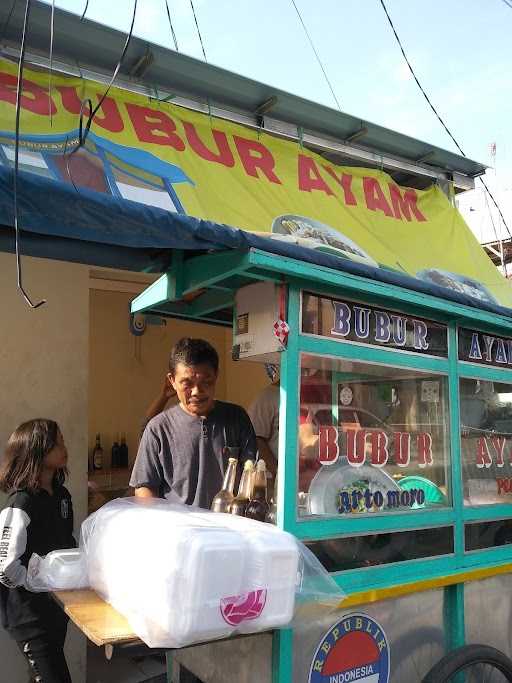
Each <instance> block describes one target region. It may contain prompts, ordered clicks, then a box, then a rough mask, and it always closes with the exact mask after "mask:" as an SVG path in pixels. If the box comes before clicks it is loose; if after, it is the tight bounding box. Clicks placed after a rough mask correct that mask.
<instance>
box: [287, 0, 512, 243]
mask: <svg viewBox="0 0 512 683" xmlns="http://www.w3.org/2000/svg"><path fill="white" fill-rule="evenodd" d="M292 2H293V0H292ZM380 4H381V5H382V9H383V10H384V12H385V14H386V17H387V18H388V22H389V25H390V26H391V29H392V31H393V33H394V34H395V38H396V41H397V43H398V45H399V47H400V50H401V52H402V55H403V58H404V59H405V62H406V64H407V66H408V67H409V71H410V72H411V74H412V76H413V78H414V80H415V81H416V84H417V86H418V88H419V89H420V90H421V93H422V95H423V97H424V98H425V99H426V101H427V102H428V105H429V107H430V108H431V109H432V111H433V112H434V114H435V115H436V117H437V119H438V121H439V122H440V123H441V125H442V126H443V128H444V129H445V131H446V132H447V133H448V135H449V136H450V138H451V139H452V141H453V143H454V144H455V146H456V147H457V149H458V150H459V152H460V153H461V154H462V156H463V157H465V156H466V154H465V153H464V150H463V149H462V147H461V146H460V145H459V143H458V142H457V140H456V139H455V138H454V137H453V135H452V133H451V131H450V130H449V128H448V126H447V125H446V123H445V122H444V121H443V119H442V118H441V116H440V115H439V114H438V112H437V109H436V108H435V107H434V105H433V104H432V102H431V101H430V98H429V96H428V95H427V93H426V92H425V90H424V89H423V87H422V85H421V83H420V82H419V80H418V77H417V76H416V74H415V72H414V69H413V68H412V66H411V63H410V61H409V59H408V58H407V55H406V54H405V50H404V47H403V45H402V41H401V40H400V38H399V36H398V33H397V32H396V29H395V26H394V24H393V21H392V20H391V17H390V16H389V12H388V10H387V8H386V5H385V4H384V0H380ZM511 8H512V5H511ZM479 180H480V182H481V183H482V185H483V186H484V188H485V191H486V192H487V194H488V195H489V197H490V198H491V200H492V202H493V204H494V206H495V207H496V209H497V210H498V213H499V215H500V218H501V220H502V221H503V225H504V226H505V228H506V230H507V232H508V234H509V235H510V237H512V232H510V229H509V227H508V225H507V222H506V221H505V217H504V216H503V213H502V211H501V209H500V207H499V205H498V202H497V201H496V200H495V199H494V196H493V195H492V193H491V191H490V190H489V188H488V187H487V183H486V182H485V180H484V179H483V178H482V177H480V178H479Z"/></svg>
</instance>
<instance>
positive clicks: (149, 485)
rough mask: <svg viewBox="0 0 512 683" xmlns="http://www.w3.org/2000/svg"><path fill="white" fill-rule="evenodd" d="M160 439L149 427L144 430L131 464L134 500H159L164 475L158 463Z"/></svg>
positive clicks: (131, 484) (131, 483)
mask: <svg viewBox="0 0 512 683" xmlns="http://www.w3.org/2000/svg"><path fill="white" fill-rule="evenodd" d="M160 448H161V443H160V438H159V437H158V435H157V434H156V433H155V431H154V430H153V429H152V428H151V427H150V426H149V427H147V429H145V430H144V434H143V435H142V439H141V442H140V444H139V450H138V452H137V457H136V458H135V462H134V464H133V470H132V474H131V477H130V486H132V487H133V488H134V489H135V497H136V498H160V497H161V496H160V492H161V490H162V484H163V483H164V482H163V480H164V474H163V471H162V467H161V463H160V461H159V454H160Z"/></svg>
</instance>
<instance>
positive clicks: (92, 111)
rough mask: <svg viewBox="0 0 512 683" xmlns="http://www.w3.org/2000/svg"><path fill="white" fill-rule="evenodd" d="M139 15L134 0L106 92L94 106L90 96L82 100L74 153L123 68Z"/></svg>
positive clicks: (84, 138)
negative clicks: (86, 111) (130, 19)
mask: <svg viewBox="0 0 512 683" xmlns="http://www.w3.org/2000/svg"><path fill="white" fill-rule="evenodd" d="M136 15H137V0H134V3H133V15H132V23H131V26H130V31H129V32H128V35H127V36H126V41H125V43H124V47H123V51H122V52H121V56H120V57H119V60H118V62H117V64H116V68H115V69H114V73H113V74H112V78H111V79H110V81H109V84H108V85H107V87H106V89H105V92H104V93H103V95H102V96H101V97H100V99H99V100H98V104H97V105H96V106H95V107H94V109H93V108H92V102H91V100H90V99H89V98H87V99H85V100H83V101H82V103H81V105H80V119H79V128H78V145H77V146H76V147H75V148H74V149H73V150H71V152H70V154H74V153H75V152H76V151H77V150H78V149H80V147H83V146H84V144H85V141H86V139H87V136H88V135H89V130H90V129H91V124H92V122H93V120H94V117H95V116H96V114H97V113H98V111H99V109H100V108H101V105H102V104H103V102H104V101H105V98H106V97H107V95H108V93H109V91H110V88H111V87H112V84H113V83H114V81H115V79H116V77H117V74H118V73H119V69H120V68H121V65H122V63H123V60H124V58H125V55H126V52H127V50H128V46H129V45H130V40H131V38H132V34H133V26H134V24H135V17H136ZM86 106H88V107H89V115H88V117H87V123H86V124H85V126H84V116H85V107H86Z"/></svg>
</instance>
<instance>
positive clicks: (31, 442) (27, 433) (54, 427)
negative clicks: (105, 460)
mask: <svg viewBox="0 0 512 683" xmlns="http://www.w3.org/2000/svg"><path fill="white" fill-rule="evenodd" d="M59 431H60V430H59V425H58V424H57V423H56V422H54V421H53V420H45V419H43V418H38V419H36V420H30V421H29V422H24V423H23V424H21V425H20V426H19V427H18V429H16V430H15V431H14V432H13V433H12V434H11V436H10V437H9V440H8V441H7V446H6V448H5V453H4V457H3V460H2V462H1V464H0V489H1V490H2V491H5V492H7V493H9V492H11V491H15V490H17V489H28V490H29V491H37V489H38V488H39V486H40V484H39V479H40V476H41V470H42V469H43V459H44V456H45V455H46V454H47V453H48V452H49V451H51V450H52V448H53V447H54V446H56V445H57V438H58V435H59ZM66 474H67V471H66V469H65V468H62V469H59V470H57V471H56V473H55V477H54V483H57V484H62V483H63V481H64V479H65V477H66Z"/></svg>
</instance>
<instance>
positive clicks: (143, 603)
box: [80, 498, 343, 648]
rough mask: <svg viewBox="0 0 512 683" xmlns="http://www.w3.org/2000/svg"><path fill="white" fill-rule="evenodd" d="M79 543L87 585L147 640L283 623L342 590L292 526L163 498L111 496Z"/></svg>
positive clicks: (186, 638)
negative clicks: (282, 527)
mask: <svg viewBox="0 0 512 683" xmlns="http://www.w3.org/2000/svg"><path fill="white" fill-rule="evenodd" d="M80 544H81V549H82V551H83V552H84V554H85V555H86V556H87V564H88V571H89V582H90V585H91V587H92V588H94V589H95V590H96V591H97V592H98V593H99V594H100V595H101V596H102V597H103V598H104V599H105V600H106V601H107V602H109V603H110V604H112V605H113V607H115V609H117V610H118V611H119V612H120V613H121V614H123V615H124V616H125V617H126V618H127V619H128V621H129V622H130V624H131V626H132V628H133V630H134V631H135V633H136V634H137V635H138V636H139V638H141V639H142V640H143V641H144V642H145V643H146V644H147V645H149V646H150V647H162V648H178V647H184V646H186V645H190V644H192V643H196V642H206V641H210V640H215V639H218V638H226V637H229V636H231V635H233V634H234V633H254V632H257V631H263V630H268V629H271V628H279V627H284V626H287V625H289V624H290V623H291V622H292V620H293V619H294V615H295V619H301V614H303V615H304V618H306V615H307V613H308V610H309V611H311V610H312V609H313V606H314V607H315V609H323V610H326V609H331V608H332V607H334V606H336V605H337V604H339V602H340V600H341V599H342V598H343V593H342V591H341V590H340V589H339V587H338V586H337V585H336V583H335V582H334V581H333V580H332V579H331V578H330V577H329V575H328V573H327V572H326V570H325V569H324V568H323V567H322V566H321V565H320V563H319V562H318V561H317V560H316V558H315V557H314V556H313V555H312V554H311V553H310V551H309V550H307V548H305V546H304V545H303V544H301V543H300V542H298V541H297V540H296V539H295V538H294V537H293V536H292V535H291V534H288V533H286V532H283V531H280V530H279V529H277V528H276V527H274V526H272V525H270V524H263V523H261V522H255V521H253V520H249V519H244V518H242V517H235V516H232V515H227V514H222V513H215V512H209V511H206V510H202V509H199V508H193V507H190V506H186V505H177V504H171V503H168V502H167V501H164V500H160V499H158V500H157V499H149V500H148V499H136V498H123V499H118V500H115V501H111V502H110V503H108V504H107V505H105V506H103V507H102V508H100V509H99V510H98V511H97V512H95V513H94V514H93V515H91V516H90V517H88V518H87V519H86V520H85V521H84V523H83V524H82V533H81V539H80ZM296 604H297V605H298V606H299V609H298V611H297V612H296V610H295V607H296ZM307 618H309V616H308V617H307Z"/></svg>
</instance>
